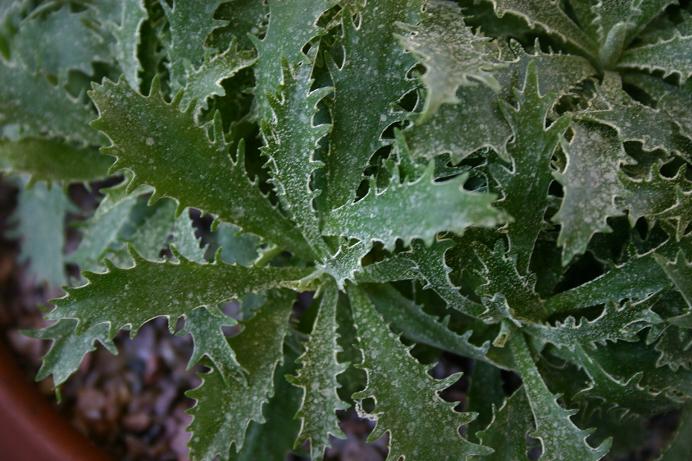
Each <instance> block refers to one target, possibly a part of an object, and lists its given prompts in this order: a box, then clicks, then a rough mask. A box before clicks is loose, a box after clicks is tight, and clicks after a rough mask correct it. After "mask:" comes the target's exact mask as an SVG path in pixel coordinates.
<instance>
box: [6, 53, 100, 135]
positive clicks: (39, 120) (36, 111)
mask: <svg viewBox="0 0 692 461" xmlns="http://www.w3.org/2000/svg"><path fill="white" fill-rule="evenodd" d="M93 119H94V112H93V111H92V110H91V108H90V107H89V106H87V105H86V104H84V103H82V102H81V101H79V100H77V99H75V98H73V97H72V96H70V95H69V94H68V93H67V91H65V90H64V89H63V88H61V87H57V86H53V85H51V84H50V83H49V82H48V80H47V79H46V78H44V77H43V76H42V75H39V74H34V73H31V72H30V71H28V70H26V69H25V68H23V67H22V66H19V65H17V64H16V63H7V62H5V61H3V60H2V59H0V127H1V129H2V137H3V138H7V137H9V138H12V139H18V138H36V137H39V138H40V137H48V138H63V139H66V140H68V141H75V142H78V143H82V144H91V145H98V144H100V143H101V140H102V139H103V138H101V135H99V134H98V133H97V132H96V130H94V129H92V128H90V127H89V122H90V121H91V120H93Z"/></svg>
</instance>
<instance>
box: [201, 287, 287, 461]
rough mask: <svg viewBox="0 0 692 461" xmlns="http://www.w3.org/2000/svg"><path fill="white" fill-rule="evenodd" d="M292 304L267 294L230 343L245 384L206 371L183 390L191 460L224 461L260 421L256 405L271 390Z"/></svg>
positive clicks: (284, 296)
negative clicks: (195, 383) (187, 405)
mask: <svg viewBox="0 0 692 461" xmlns="http://www.w3.org/2000/svg"><path fill="white" fill-rule="evenodd" d="M292 304H293V297H292V296H291V294H290V293H286V292H284V291H281V292H276V291H274V292H271V294H270V298H269V300H268V301H267V303H266V304H265V305H264V306H262V308H261V309H260V311H259V312H258V313H257V315H255V316H254V317H253V318H252V319H250V320H248V321H247V322H245V324H244V327H245V329H244V330H243V332H242V333H241V334H240V335H238V336H236V337H233V338H231V339H230V345H231V348H232V349H233V350H235V351H236V353H237V356H238V361H239V362H240V365H241V366H242V367H243V368H244V369H245V370H247V382H241V381H237V380H231V381H229V382H225V381H224V380H223V379H222V377H221V374H220V373H219V372H218V371H216V370H212V371H211V372H210V373H207V374H206V375H203V382H202V384H201V385H200V386H199V387H198V388H196V389H194V390H192V391H190V392H188V394H187V395H188V396H189V397H191V398H193V399H194V400H196V404H195V406H194V407H192V409H191V410H190V414H192V417H193V420H192V424H191V425H190V427H189V431H190V432H191V433H192V440H191V442H190V452H191V456H192V458H193V459H196V460H199V461H212V460H214V459H216V457H217V456H218V457H219V458H220V459H221V460H222V461H225V460H228V459H229V456H230V453H231V447H232V446H235V451H240V449H241V448H242V447H243V441H244V440H245V434H246V432H247V429H248V425H249V424H250V423H251V422H252V421H255V422H257V423H263V422H264V421H265V419H264V416H263V414H262V407H263V406H264V404H265V403H267V402H268V401H269V398H270V397H271V396H272V394H273V392H274V371H275V370H276V367H277V366H278V364H280V363H281V362H282V360H283V343H284V338H285V337H286V334H287V333H288V328H289V322H288V318H289V315H290V314H291V306H292ZM228 409H232V410H233V411H228Z"/></svg>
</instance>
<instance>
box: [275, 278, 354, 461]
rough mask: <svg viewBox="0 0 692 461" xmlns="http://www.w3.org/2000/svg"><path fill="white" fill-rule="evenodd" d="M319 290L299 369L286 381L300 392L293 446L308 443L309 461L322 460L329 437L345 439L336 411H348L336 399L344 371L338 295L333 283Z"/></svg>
mask: <svg viewBox="0 0 692 461" xmlns="http://www.w3.org/2000/svg"><path fill="white" fill-rule="evenodd" d="M322 289H323V290H324V291H323V293H322V301H321V302H320V306H319V311H318V312H317V317H316V318H315V324H314V326H313V328H312V333H311V334H310V338H309V339H308V342H307V344H306V346H305V352H304V353H303V355H301V356H300V357H299V359H298V363H299V364H300V365H301V367H300V369H299V370H298V372H297V374H296V375H295V376H290V377H289V378H290V379H289V381H290V382H291V383H292V384H294V385H295V386H297V387H299V388H301V389H302V391H303V399H302V402H301V406H300V408H299V409H298V412H297V413H296V415H295V417H296V418H297V419H300V421H301V428H300V433H299V434H298V438H297V439H296V445H298V444H300V443H302V442H305V441H309V442H310V457H311V458H312V459H319V458H321V457H322V456H324V452H325V450H326V449H327V447H329V445H330V442H329V436H330V435H332V436H335V437H339V438H344V437H345V436H344V435H343V432H342V431H341V429H340V428H339V421H338V419H337V416H336V411H337V410H345V409H347V408H348V405H347V404H346V403H345V402H343V401H341V399H340V398H339V396H338V395H337V389H338V388H339V387H340V385H339V383H338V381H337V376H338V375H339V374H341V373H343V372H344V371H345V370H346V368H347V365H346V364H343V363H340V362H339V361H338V359H337V353H339V352H341V347H339V345H338V343H337V342H338V341H339V334H338V333H337V322H336V306H337V301H338V298H339V292H338V290H337V287H336V285H335V284H333V283H331V284H327V285H324V286H323V288H322Z"/></svg>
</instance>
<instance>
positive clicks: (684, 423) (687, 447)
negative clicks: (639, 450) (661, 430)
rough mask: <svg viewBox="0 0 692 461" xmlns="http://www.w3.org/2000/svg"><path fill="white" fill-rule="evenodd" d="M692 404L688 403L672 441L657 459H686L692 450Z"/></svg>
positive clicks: (678, 460) (672, 460)
mask: <svg viewBox="0 0 692 461" xmlns="http://www.w3.org/2000/svg"><path fill="white" fill-rule="evenodd" d="M690 435H692V404H689V403H688V404H687V405H686V406H685V407H684V408H683V410H682V414H681V415H680V423H679V424H678V427H677V429H676V431H675V434H674V435H673V439H672V442H671V443H670V444H669V445H668V446H667V447H666V448H665V450H664V451H663V453H662V454H661V456H660V457H659V458H657V459H656V461H685V459H686V458H687V457H688V456H689V454H690V452H691V451H692V437H691V436H690Z"/></svg>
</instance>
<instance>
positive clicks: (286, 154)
mask: <svg viewBox="0 0 692 461" xmlns="http://www.w3.org/2000/svg"><path fill="white" fill-rule="evenodd" d="M284 64H285V62H284ZM312 70H313V66H312V64H311V63H310V62H308V61H303V62H302V63H300V64H299V65H298V66H297V67H296V69H295V70H292V69H291V68H290V67H288V66H286V65H285V66H284V67H283V69H282V75H283V78H282V82H281V85H280V86H279V90H278V92H277V94H276V95H273V96H270V97H269V98H268V102H269V106H270V107H271V111H272V114H273V116H272V118H271V122H265V123H262V136H263V138H264V142H265V146H264V148H262V154H263V155H264V156H265V157H266V158H267V164H268V165H269V170H270V173H271V176H272V179H271V182H272V184H273V185H274V189H275V190H276V193H277V195H278V196H279V200H280V201H281V204H282V205H283V206H284V208H285V209H286V211H287V212H288V213H289V215H290V216H291V217H292V218H293V220H294V221H295V222H296V224H297V225H298V227H299V228H300V229H301V230H302V232H303V235H304V236H305V238H306V240H307V241H308V243H309V244H310V245H312V247H313V248H314V249H315V251H316V253H317V254H321V255H324V254H327V253H328V251H329V250H328V248H327V246H326V244H325V243H324V241H323V240H322V236H321V235H320V229H319V226H320V225H319V219H318V217H317V214H316V213H315V209H314V207H313V203H312V202H313V200H314V198H315V197H316V196H317V194H318V192H317V191H315V190H313V189H312V188H311V184H310V182H311V178H312V176H313V174H314V173H315V171H316V170H317V168H319V167H320V166H321V165H322V164H321V162H318V161H315V160H314V153H315V150H316V149H317V147H318V145H319V143H320V140H321V139H322V138H323V137H324V136H326V135H327V133H328V132H329V129H330V125H328V124H321V125H314V119H315V114H316V113H317V105H318V104H319V103H320V101H321V100H322V99H323V98H324V97H325V96H326V95H327V94H328V93H329V92H331V88H319V89H317V90H312V91H311V89H310V88H311V87H312V85H313V83H314V82H313V80H312V78H311V75H312Z"/></svg>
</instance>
